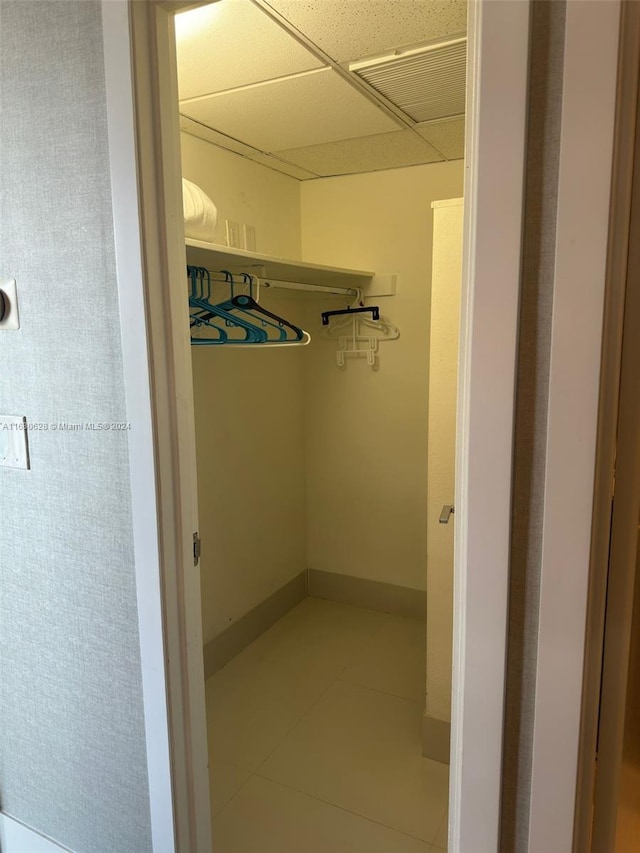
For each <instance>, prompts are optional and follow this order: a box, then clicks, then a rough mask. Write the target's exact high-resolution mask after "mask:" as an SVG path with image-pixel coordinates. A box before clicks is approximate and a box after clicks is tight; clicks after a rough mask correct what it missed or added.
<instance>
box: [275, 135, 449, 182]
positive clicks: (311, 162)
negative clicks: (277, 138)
mask: <svg viewBox="0 0 640 853" xmlns="http://www.w3.org/2000/svg"><path fill="white" fill-rule="evenodd" d="M276 154H277V156H278V157H281V158H282V159H284V160H289V161H290V162H292V163H295V164H296V165H298V166H301V167H302V168H303V169H308V170H309V171H310V172H314V173H315V174H316V175H320V176H321V177H328V176H329V175H348V174H352V173H355V172H374V171H376V170H379V169H397V168H400V167H402V166H416V165H418V164H420V163H433V162H435V161H438V160H442V159H443V158H442V157H441V155H440V154H439V153H438V152H437V151H435V150H434V149H433V148H432V147H431V145H429V144H428V143H427V142H425V141H423V140H422V139H420V137H419V136H417V135H416V134H415V133H413V132H412V131H410V130H401V131H397V132H395V133H379V134H376V135H375V136H366V137H361V138H359V139H344V140H341V141H339V142H329V143H327V144H326V145H309V146H307V147H305V148H298V149H294V150H289V151H277V152H276Z"/></svg>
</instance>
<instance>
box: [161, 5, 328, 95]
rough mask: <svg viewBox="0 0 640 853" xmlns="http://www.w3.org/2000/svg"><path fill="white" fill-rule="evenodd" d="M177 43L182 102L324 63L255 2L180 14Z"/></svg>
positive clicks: (202, 7)
mask: <svg viewBox="0 0 640 853" xmlns="http://www.w3.org/2000/svg"><path fill="white" fill-rule="evenodd" d="M176 43H177V53H178V90H179V93H180V99H181V100H182V99H183V98H195V97H198V96H199V95H208V94H209V93H211V92H221V91H223V90H225V89H232V88H235V87H237V86H246V85H248V84H250V83H257V82H259V81H262V80H270V79H272V78H274V77H283V76H285V75H287V74H296V73H298V72H299V71H307V70H308V69H310V68H318V67H321V65H322V63H321V62H320V61H319V60H317V59H316V58H315V56H313V54H312V53H310V52H309V51H308V50H307V49H306V48H304V47H303V46H302V45H301V44H299V42H297V41H296V40H295V39H294V38H291V36H290V35H289V34H288V33H287V32H286V31H285V30H284V29H282V27H280V26H278V24H276V23H275V22H274V21H273V20H271V18H269V17H268V15H265V14H264V12H262V11H261V10H260V9H259V8H258V7H257V6H254V5H253V4H252V3H251V2H250V0H219V2H217V3H212V4H211V5H209V6H201V7H200V8H197V9H191V10H190V11H188V12H182V13H181V14H180V15H176Z"/></svg>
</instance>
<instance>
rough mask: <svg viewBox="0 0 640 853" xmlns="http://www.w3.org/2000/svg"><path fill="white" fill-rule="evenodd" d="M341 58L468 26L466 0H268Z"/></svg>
mask: <svg viewBox="0 0 640 853" xmlns="http://www.w3.org/2000/svg"><path fill="white" fill-rule="evenodd" d="M268 4H269V5H270V6H271V7H272V8H273V9H275V10H276V11H277V12H279V13H280V14H281V15H282V16H283V17H284V18H286V19H287V21H289V22H290V23H291V24H292V25H293V26H294V27H296V29H298V30H300V31H301V32H303V33H304V34H305V35H306V36H307V37H308V38H310V39H311V41H313V42H314V43H315V44H317V45H318V47H320V48H322V50H323V51H324V52H325V53H327V54H329V56H331V57H332V59H334V60H336V61H337V62H346V61H348V60H353V59H358V58H360V57H364V56H371V55H373V54H376V53H384V52H385V51H387V50H391V49H393V48H396V47H401V46H405V45H412V44H418V43H421V42H426V41H431V40H433V39H439V38H442V37H443V36H447V35H450V34H452V33H464V32H465V31H466V29H467V2H466V0H435V2H433V0H432V2H428V0H268Z"/></svg>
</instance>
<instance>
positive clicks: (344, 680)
mask: <svg viewBox="0 0 640 853" xmlns="http://www.w3.org/2000/svg"><path fill="white" fill-rule="evenodd" d="M336 681H341V682H342V683H343V684H348V685H349V686H350V687H362V689H363V690H371V692H372V693H381V694H382V695H383V696H393V698H394V699H401V700H402V701H403V702H409V703H410V704H411V705H417V706H418V707H419V708H421V707H422V702H420V700H419V699H407V697H406V696H399V695H398V694H397V693H390V692H389V691H388V690H380V688H379V687H371V686H370V685H369V684H361V683H360V682H359V681H349V679H347V678H342V674H340V675H339V676H338V677H337V678H336ZM425 695H426V694H425Z"/></svg>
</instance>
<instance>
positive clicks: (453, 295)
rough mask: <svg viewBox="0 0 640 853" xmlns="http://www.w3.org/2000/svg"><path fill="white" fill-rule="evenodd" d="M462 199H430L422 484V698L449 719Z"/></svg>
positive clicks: (440, 716)
mask: <svg viewBox="0 0 640 853" xmlns="http://www.w3.org/2000/svg"><path fill="white" fill-rule="evenodd" d="M462 213H463V207H462V199H451V200H450V201H442V202H436V204H435V207H434V211H433V217H434V233H433V238H434V239H433V265H432V287H431V343H430V353H429V434H428V471H429V477H428V482H427V701H426V713H427V715H428V716H429V717H435V718H436V719H438V720H445V721H446V722H450V720H451V663H452V660H451V658H452V642H453V531H454V525H455V515H453V516H451V517H450V519H449V523H448V524H440V523H439V517H440V511H441V509H442V506H443V504H453V503H454V502H455V500H454V485H455V453H456V402H457V387H458V337H459V330H460V286H461V281H462Z"/></svg>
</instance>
